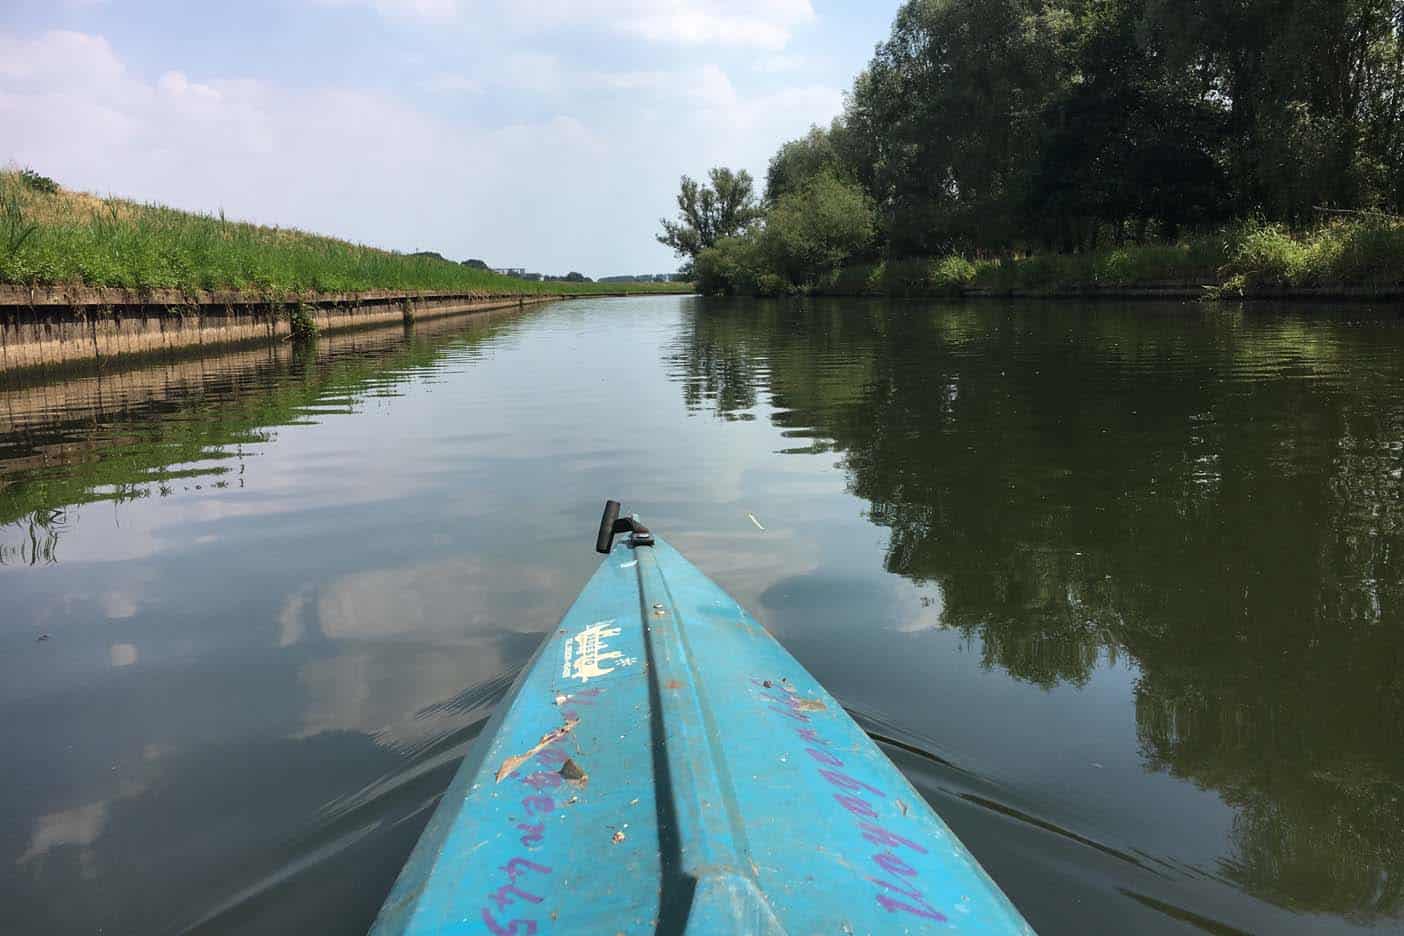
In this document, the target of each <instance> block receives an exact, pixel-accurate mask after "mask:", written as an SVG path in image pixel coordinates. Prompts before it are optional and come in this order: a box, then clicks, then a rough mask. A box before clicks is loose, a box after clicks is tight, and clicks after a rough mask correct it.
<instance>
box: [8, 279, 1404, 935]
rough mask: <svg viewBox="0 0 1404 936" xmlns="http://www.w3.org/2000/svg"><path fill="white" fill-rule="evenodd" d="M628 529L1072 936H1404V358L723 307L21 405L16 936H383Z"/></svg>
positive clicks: (1070, 306) (1235, 313) (1080, 328)
mask: <svg viewBox="0 0 1404 936" xmlns="http://www.w3.org/2000/svg"><path fill="white" fill-rule="evenodd" d="M606 497H616V498H620V499H622V500H624V501H625V502H626V504H627V505H629V507H630V508H631V509H634V510H637V511H639V512H640V513H641V514H642V515H643V516H644V518H645V519H646V520H647V522H648V523H649V524H650V526H652V527H653V528H654V529H656V530H658V531H659V532H661V533H663V534H664V535H666V536H667V537H668V538H669V540H670V541H671V542H672V543H673V544H674V545H676V546H678V547H679V548H680V549H681V550H682V551H683V552H684V553H686V554H687V555H688V556H689V558H690V559H691V560H692V561H693V562H694V563H695V564H697V565H698V566H699V567H700V568H701V569H702V570H703V571H705V572H707V573H708V574H709V575H710V576H712V577H713V578H714V579H715V580H716V581H717V582H718V583H719V584H721V585H722V586H723V587H724V588H726V589H727V590H728V591H730V592H731V593H732V594H733V595H734V596H735V597H736V598H737V599H738V600H739V601H740V602H741V603H743V604H744V605H746V606H747V607H748V608H749V609H750V610H751V611H752V612H753V613H754V615H755V616H756V617H757V618H758V619H759V620H760V622H761V623H762V624H764V625H765V626H766V627H767V628H768V629H769V630H770V631H771V632H772V633H773V634H775V635H776V637H777V638H779V640H780V641H781V642H782V643H783V644H784V645H785V646H786V647H787V648H788V649H789V650H790V651H791V652H792V653H794V654H795V655H796V656H797V657H798V658H799V660H800V661H801V662H802V663H803V664H805V665H806V666H807V667H808V668H809V669H810V670H811V671H812V672H813V673H814V674H815V675H816V676H817V677H818V678H819V679H820V681H821V682H823V683H824V684H825V685H826V686H827V687H828V688H829V689H830V691H831V692H832V693H833V694H834V695H835V696H836V697H838V698H839V699H840V700H841V701H842V702H843V703H844V704H845V706H847V707H848V708H849V709H850V711H851V712H852V713H853V714H854V715H855V717H857V718H858V719H859V720H860V721H861V723H862V724H863V725H864V727H866V728H868V729H869V730H870V731H871V732H872V733H874V734H875V735H877V736H879V737H881V738H883V739H886V742H885V750H887V752H888V753H889V754H890V755H891V756H892V757H893V759H894V760H895V761H896V762H897V763H898V765H899V766H900V767H901V768H902V769H903V771H904V772H905V773H906V774H907V776H908V777H909V778H910V780H911V781H912V783H913V784H914V785H915V786H916V787H917V788H918V789H919V790H920V791H921V793H922V794H923V795H925V796H926V797H927V798H928V799H929V800H930V801H931V802H932V804H933V805H934V806H935V808H936V809H937V811H938V812H940V813H941V814H942V815H943V816H944V817H945V818H946V820H947V821H948V822H949V823H950V824H951V826H952V827H953V828H954V829H955V830H956V832H957V833H958V834H959V835H960V836H961V837H962V839H963V840H964V841H965V842H966V844H967V845H968V846H969V847H970V848H971V850H972V851H973V852H974V853H975V855H976V856H977V857H978V858H979V859H980V860H981V861H982V862H983V863H984V864H985V867H986V868H987V870H988V871H989V872H990V874H991V875H992V876H993V877H994V878H995V879H996V881H998V882H999V884H1000V885H1001V886H1002V887H1003V888H1004V889H1005V891H1006V892H1007V893H1008V894H1009V895H1010V896H1011V898H1013V900H1014V901H1015V903H1016V904H1018V906H1019V907H1020V909H1021V910H1022V911H1023V912H1024V914H1025V915H1026V916H1027V917H1028V919H1029V921H1030V922H1031V923H1032V924H1033V925H1034V927H1035V928H1036V929H1037V930H1038V931H1039V932H1040V933H1042V934H1044V936H1049V934H1082V933H1091V932H1138V933H1204V932H1208V933H1216V934H1232V933H1243V932H1248V933H1274V934H1292V933H1308V932H1310V933H1354V932H1370V931H1379V932H1385V931H1388V932H1397V931H1398V928H1399V926H1400V923H1401V919H1404V318H1401V317H1399V316H1397V315H1396V314H1395V313H1394V312H1389V313H1377V312H1372V311H1370V310H1368V309H1365V308H1345V309H1341V308H1337V307H1323V308H1317V307H1306V308H1303V307H1290V308H1273V307H1266V306H1253V307H1248V308H1239V307H1235V306H1208V305H1197V304H1187V305H1185V304H1163V305H1162V304H1154V303H1147V304H1137V305H1117V304H1095V305H1085V304H1079V303H1074V302H1064V303H1053V304H1038V303H999V302H986V303H977V304H940V303H929V302H910V303H893V302H879V301H871V302H870V301H848V302H839V301H805V302H789V303H764V302H722V301H712V300H702V299H698V298H694V297H656V298H639V299H626V300H586V301H578V302H572V303H567V304H560V305H554V306H549V307H545V308H541V309H538V310H533V311H526V312H523V313H503V314H492V315H488V316H483V317H479V318H473V319H464V320H458V321H456V322H447V323H443V322H441V323H435V324H433V325H426V326H423V327H420V328H417V329H416V328H399V327H396V328H393V329H387V330H383V331H377V332H366V333H363V334H354V335H350V336H339V337H332V338H325V339H323V340H322V341H321V342H320V343H318V344H317V345H316V346H315V347H310V348H309V347H294V346H292V345H288V344H284V345H280V346H278V347H274V348H266V347H265V348H258V349H253V350H245V351H240V352H237V353H231V354H229V355H225V356H223V357H216V358H205V359H191V360H184V361H167V362H162V363H156V364H150V365H147V366H143V367H141V368H138V369H133V370H126V371H121V372H114V373H110V374H104V375H102V376H101V377H92V376H88V377H82V376H74V377H72V378H71V379H68V380H65V381H62V382H51V383H48V384H35V383H32V382H29V383H24V384H19V383H14V382H11V383H9V384H0V758H3V763H4V768H3V770H0V930H3V931H4V932H13V933H93V932H103V933H108V934H112V933H175V932H182V931H193V932H199V933H232V932H251V931H259V932H294V931H307V932H326V933H332V932H345V933H358V932H363V931H364V930H365V928H366V927H367V926H368V924H369V923H370V921H371V920H372V919H373V918H374V915H375V913H376V910H377V909H378V907H379V904H380V902H381V900H382V898H383V897H384V895H385V893H386V892H387V891H388V890H389V887H390V885H391V882H392V881H393V880H394V877H395V875H396V874H397V873H398V870H399V868H400V866H401V864H402V863H403V861H404V859H405V857H406V856H407V855H408V853H409V851H410V849H411V848H412V846H413V844H414V842H415V840H416V838H417V836H418V834H419V831H420V830H421V829H422V827H423V825H424V823H425V822H426V821H427V819H428V815H429V812H430V811H431V810H432V808H433V806H434V805H435V803H436V798H437V796H438V795H439V794H440V793H441V792H442V790H443V789H444V788H445V787H446V786H447V785H448V782H449V780H450V778H451V776H452V774H453V771H454V768H455V765H456V762H457V759H458V758H460V757H461V756H462V755H463V752H464V750H465V749H466V747H467V746H468V745H469V744H470V743H471V741H472V739H473V738H474V737H475V735H476V734H477V732H478V731H480V730H481V728H482V726H483V724H484V722H485V721H486V719H487V718H488V716H489V715H490V713H491V712H492V710H493V707H494V705H495V704H496V703H497V702H498V701H499V700H500V699H501V698H502V696H503V695H504V693H505V692H506V690H507V689H508V687H509V686H510V684H511V682H512V680H513V678H514V677H515V676H516V674H517V672H518V670H519V668H520V667H521V666H522V665H523V664H524V663H525V662H526V660H527V659H528V657H529V656H530V655H531V653H532V652H533V650H534V649H535V646H536V644H537V642H538V641H539V640H540V638H541V637H542V635H543V634H544V633H545V632H546V631H548V630H549V629H551V628H552V627H553V626H554V625H555V623H556V621H557V620H558V618H559V616H560V614H561V613H562V611H563V609H564V608H565V607H566V606H567V605H568V604H569V602H570V601H571V599H572V598H573V597H574V595H575V594H576V593H577V591H578V590H579V589H580V587H581V586H582V585H583V584H584V582H585V580H586V579H587V578H588V576H589V575H590V573H591V571H592V570H593V568H594V566H595V564H596V558H597V557H595V556H594V554H593V553H592V550H591V546H592V544H593V539H594V532H595V529H594V528H595V524H596V523H597V522H598V519H599V510H600V506H601V504H602V503H603V501H604V499H605V498H606Z"/></svg>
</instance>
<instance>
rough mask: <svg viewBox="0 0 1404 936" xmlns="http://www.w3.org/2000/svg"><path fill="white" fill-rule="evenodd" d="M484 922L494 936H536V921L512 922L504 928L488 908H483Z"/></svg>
mask: <svg viewBox="0 0 1404 936" xmlns="http://www.w3.org/2000/svg"><path fill="white" fill-rule="evenodd" d="M483 922H484V923H486V924H487V928H488V932H489V933H492V936H536V921H535V920H511V921H509V922H508V924H507V925H506V926H503V925H502V924H501V923H499V922H497V921H496V920H494V919H493V918H492V914H491V913H489V912H488V908H487V907H484V908H483ZM518 927H521V929H518Z"/></svg>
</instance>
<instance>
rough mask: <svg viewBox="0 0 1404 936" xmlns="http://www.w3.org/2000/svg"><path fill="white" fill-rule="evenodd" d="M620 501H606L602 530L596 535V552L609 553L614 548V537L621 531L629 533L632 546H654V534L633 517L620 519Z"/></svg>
mask: <svg viewBox="0 0 1404 936" xmlns="http://www.w3.org/2000/svg"><path fill="white" fill-rule="evenodd" d="M621 509H622V508H621V507H620V504H619V501H613V500H612V501H605V509H604V516H603V517H601V518H600V532H599V535H598V536H596V537H595V552H597V553H607V552H609V551H610V550H611V549H613V548H614V538H615V537H616V536H618V535H619V534H620V533H628V534H629V545H630V546H652V545H653V534H652V533H650V532H649V531H648V527H646V526H644V525H643V524H642V523H640V522H639V521H637V520H635V519H634V518H633V517H625V518H623V519H620V517H619V511H620V510H621Z"/></svg>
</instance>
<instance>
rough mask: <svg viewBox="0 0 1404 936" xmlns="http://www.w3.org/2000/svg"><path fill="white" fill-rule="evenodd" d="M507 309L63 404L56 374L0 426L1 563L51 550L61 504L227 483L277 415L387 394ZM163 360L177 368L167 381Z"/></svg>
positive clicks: (144, 373)
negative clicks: (49, 399)
mask: <svg viewBox="0 0 1404 936" xmlns="http://www.w3.org/2000/svg"><path fill="white" fill-rule="evenodd" d="M510 321H511V320H510V319H502V318H496V319H488V318H484V319H482V320H475V321H472V322H467V323H465V322H463V321H462V320H460V321H459V322H458V323H457V326H456V327H455V326H454V324H453V322H452V320H449V321H447V322H445V323H443V324H442V325H441V326H440V327H439V328H438V329H425V330H424V332H423V333H422V334H416V335H413V336H411V337H410V338H408V339H407V338H406V337H405V336H404V333H403V332H402V330H401V329H400V327H399V326H396V327H395V328H394V329H393V330H386V331H385V332H384V333H381V332H372V333H369V334H366V335H356V334H353V335H350V336H338V337H335V338H332V339H328V340H326V341H323V342H320V343H318V344H317V345H312V346H309V345H293V346H289V347H287V348H286V349H278V350H276V351H271V352H266V353H253V354H250V353H231V354H227V355H223V356H220V357H214V358H208V359H204V358H202V359H198V360H196V361H193V362H187V363H186V364H183V365H162V366H157V367H152V368H147V369H140V370H136V371H132V372H125V373H122V374H119V375H114V376H110V377H107V378H104V379H105V380H106V381H108V382H111V383H114V384H117V387H116V389H115V391H109V392H108V395H109V396H111V397H113V399H111V400H107V401H105V402H104V400H103V397H104V394H103V392H102V386H101V381H100V382H99V385H98V391H97V392H96V393H93V392H92V391H89V396H87V397H85V396H84V395H83V394H82V393H81V392H80V391H79V390H77V389H75V390H74V392H73V394H72V398H73V402H72V405H66V404H67V403H68V399H69V397H68V395H67V394H66V393H65V385H62V384H59V385H53V391H52V395H53V397H54V398H55V401H56V402H55V404H54V405H52V406H50V407H48V408H47V409H46V412H45V413H44V418H37V417H33V418H29V419H26V420H25V421H24V423H23V426H22V428H18V429H14V430H13V431H11V432H8V433H6V434H4V435H0V564H15V563H24V564H30V563H31V562H34V563H35V564H48V563H53V562H57V557H58V541H59V539H60V537H61V536H62V535H63V534H64V533H65V532H67V531H68V529H69V528H70V527H71V526H72V525H73V524H74V523H76V522H77V520H78V513H77V512H76V511H70V510H69V509H68V508H72V507H75V506H77V505H83V504H91V503H95V502H107V503H113V504H122V503H125V502H127V501H131V500H138V499H142V498H146V497H150V496H161V497H165V496H167V495H170V494H171V493H173V492H174V490H175V487H176V485H180V486H182V487H186V486H187V485H195V484H196V483H199V484H200V485H201V486H202V487H203V486H205V485H208V486H209V487H211V488H214V489H220V488H224V487H226V486H228V485H229V484H230V483H231V481H230V479H233V478H236V477H238V478H242V475H243V463H244V459H245V458H246V457H247V455H248V452H249V450H250V449H251V448H252V447H254V446H257V445H259V444H260V443H266V442H268V441H270V440H271V439H272V438H273V436H274V432H275V430H276V428H277V427H279V426H284V425H289V424H295V423H301V422H307V421H308V420H310V419H315V418H317V414H320V413H325V412H327V407H328V406H331V405H338V404H339V405H343V406H345V407H346V408H347V410H348V411H349V410H350V409H351V408H353V407H354V406H355V405H357V404H358V403H359V401H360V400H361V399H362V398H364V397H367V396H372V395H381V396H383V395H389V394H393V393H394V392H395V391H394V390H393V389H392V387H393V385H394V384H395V383H398V382H400V381H403V380H404V379H405V377H406V376H407V375H408V374H411V373H414V372H415V371H416V370H417V369H420V368H423V367H426V366H429V365H431V364H433V363H434V362H435V361H436V360H437V359H438V358H439V357H441V356H442V355H443V354H444V353H445V350H446V348H447V347H448V346H449V345H451V344H456V343H461V342H463V341H465V340H466V341H467V342H469V343H480V342H482V341H485V340H487V339H488V338H490V337H492V336H493V335H495V334H499V333H501V332H502V331H503V330H504V328H506V327H509V322H510ZM172 368H174V370H175V372H176V373H177V374H178V375H179V376H180V378H181V379H179V380H176V381H172V379H171V372H172ZM48 390H49V387H48V385H45V386H44V387H42V388H41V392H42V393H47V392H48ZM3 392H4V388H0V393H3ZM94 400H96V401H98V402H96V403H95V402H94ZM309 408H315V410H316V413H315V414H313V415H309V414H308V409H309ZM31 416H32V414H31ZM15 424H16V421H15V420H14V419H13V418H12V419H11V420H10V425H15ZM187 489H188V488H187Z"/></svg>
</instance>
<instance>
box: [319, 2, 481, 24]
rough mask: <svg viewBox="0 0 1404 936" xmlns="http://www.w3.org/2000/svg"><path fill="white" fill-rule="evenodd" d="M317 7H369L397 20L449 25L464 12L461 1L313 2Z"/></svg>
mask: <svg viewBox="0 0 1404 936" xmlns="http://www.w3.org/2000/svg"><path fill="white" fill-rule="evenodd" d="M312 2H313V3H314V4H316V5H317V6H335V7H342V6H368V7H371V8H372V9H374V10H375V11H376V12H378V13H380V14H382V15H383V16H388V17H391V18H395V19H410V20H422V21H424V22H429V23H447V22H452V21H453V20H455V19H458V17H459V15H460V13H461V12H462V6H461V4H460V3H459V0H312Z"/></svg>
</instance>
